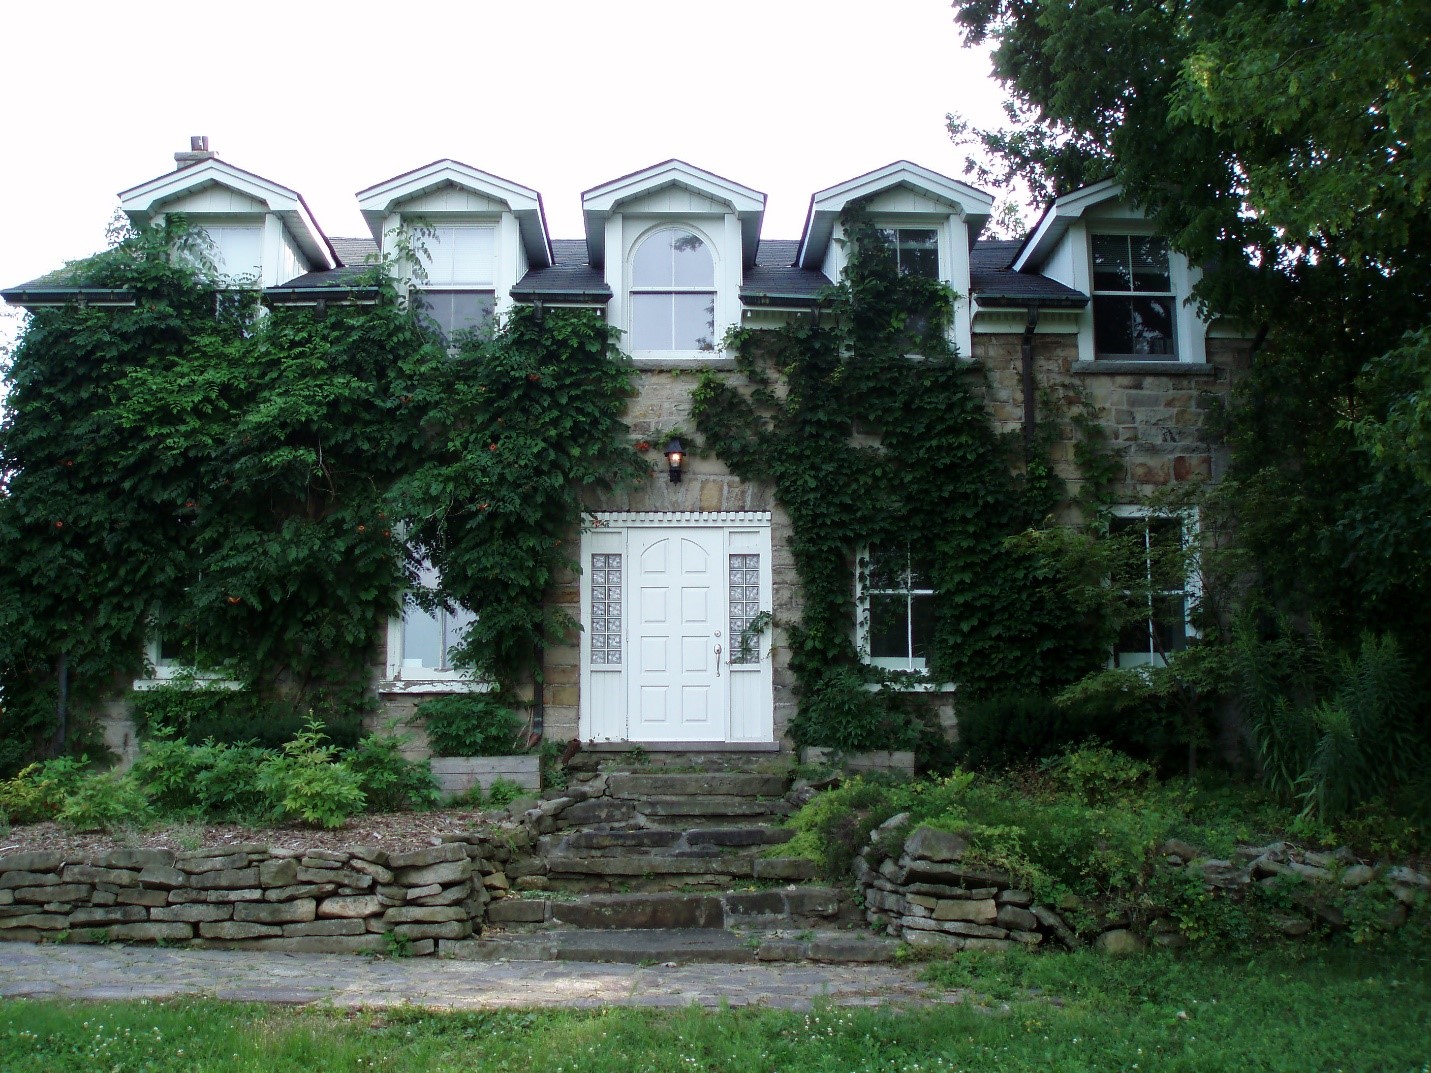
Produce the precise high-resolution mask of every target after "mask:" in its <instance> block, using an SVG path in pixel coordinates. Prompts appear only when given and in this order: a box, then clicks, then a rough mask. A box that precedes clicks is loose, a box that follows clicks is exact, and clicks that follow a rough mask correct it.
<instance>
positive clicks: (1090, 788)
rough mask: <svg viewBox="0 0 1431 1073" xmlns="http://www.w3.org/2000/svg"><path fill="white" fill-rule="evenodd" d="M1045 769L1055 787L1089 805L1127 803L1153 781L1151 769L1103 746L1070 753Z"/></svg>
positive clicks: (1073, 750)
mask: <svg viewBox="0 0 1431 1073" xmlns="http://www.w3.org/2000/svg"><path fill="white" fill-rule="evenodd" d="M1042 766H1043V770H1044V771H1045V772H1046V773H1047V774H1048V776H1049V778H1050V779H1051V780H1052V781H1053V783H1054V785H1055V786H1057V787H1058V788H1059V789H1061V790H1064V791H1066V792H1068V793H1070V794H1073V795H1075V796H1076V797H1078V798H1079V799H1080V800H1081V801H1083V802H1084V803H1085V804H1088V805H1101V804H1105V803H1112V802H1116V803H1127V802H1129V801H1131V800H1133V799H1134V798H1135V797H1136V796H1137V794H1138V792H1139V791H1140V790H1142V789H1143V788H1144V787H1146V786H1147V785H1148V784H1149V782H1151V781H1152V778H1153V769H1152V767H1151V766H1149V765H1148V764H1145V763H1143V762H1142V761H1140V760H1134V759H1133V758H1132V757H1131V756H1128V755H1126V754H1124V753H1120V752H1117V751H1115V750H1113V749H1109V748H1108V747H1107V746H1104V745H1094V744H1088V745H1084V746H1083V747H1082V748H1079V749H1070V750H1069V751H1068V752H1066V753H1063V754H1062V755H1060V756H1056V757H1054V758H1053V759H1051V760H1046V761H1044V763H1043V765H1042Z"/></svg>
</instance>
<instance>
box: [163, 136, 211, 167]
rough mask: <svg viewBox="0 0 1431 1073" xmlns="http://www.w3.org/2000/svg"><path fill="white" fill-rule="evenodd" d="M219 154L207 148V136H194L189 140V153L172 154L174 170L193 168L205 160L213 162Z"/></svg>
mask: <svg viewBox="0 0 1431 1073" xmlns="http://www.w3.org/2000/svg"><path fill="white" fill-rule="evenodd" d="M218 155H219V154H218V153H216V152H214V151H213V150H212V149H210V148H209V136H208V135H207V134H196V135H194V136H193V137H192V138H190V139H189V151H188V152H187V153H175V154H174V170H175V171H183V170H184V169H185V168H189V167H193V166H194V165H195V164H199V163H202V162H203V161H205V160H213V159H214V158H215V157H217V156H218Z"/></svg>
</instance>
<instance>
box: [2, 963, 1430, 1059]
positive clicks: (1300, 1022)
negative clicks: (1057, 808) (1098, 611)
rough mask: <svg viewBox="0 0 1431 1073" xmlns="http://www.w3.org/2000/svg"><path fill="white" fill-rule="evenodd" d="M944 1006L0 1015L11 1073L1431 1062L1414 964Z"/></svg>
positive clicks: (972, 978)
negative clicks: (805, 1009)
mask: <svg viewBox="0 0 1431 1073" xmlns="http://www.w3.org/2000/svg"><path fill="white" fill-rule="evenodd" d="M926 972H927V975H928V978H929V979H930V980H931V981H932V982H933V985H934V988H935V992H934V993H935V994H936V995H937V994H939V993H940V989H941V988H943V987H948V988H951V989H960V990H961V991H962V1001H961V1002H959V1003H958V1004H952V1005H939V1006H935V1007H933V1008H923V1009H910V1010H900V1009H870V1008H838V1007H831V1006H818V1007H817V1008H816V1009H814V1010H813V1011H810V1012H805V1013H800V1012H787V1011H777V1010H762V1009H753V1008H752V1009H735V1010H731V1009H709V1010H707V1009H699V1008H692V1009H686V1010H677V1011H665V1010H660V1011H652V1010H639V1009H629V1008H621V1007H607V1008H604V1009H601V1010H596V1011H586V1010H583V1011H566V1010H540V1011H539V1010H501V1011H489V1012H477V1013H470V1012H464V1013H435V1012H427V1011H423V1010H420V1009H415V1008H410V1007H403V1008H395V1009H389V1010H378V1011H370V1012H357V1011H341V1010H333V1009H325V1008H311V1009H301V1010H294V1009H282V1008H269V1007H261V1006H253V1005H240V1004H226V1003H217V1002H211V1001H191V1000H186V1001H178V1002H172V1003H148V1002H139V1003H61V1002H49V1001H45V1002H32V1001H11V1002H8V1003H4V1004H0V1066H3V1068H5V1069H6V1071H7V1073H42V1071H43V1073H71V1071H76V1073H78V1071H85V1073H88V1071H89V1070H92V1069H97V1068H102V1069H118V1070H135V1071H137V1070H143V1071H145V1073H181V1071H182V1073H259V1071H262V1073H268V1071H269V1070H272V1069H284V1070H289V1071H292V1073H310V1071H314V1073H316V1071H318V1070H323V1071H324V1073H328V1071H333V1073H350V1071H351V1073H360V1071H361V1073H369V1071H372V1070H385V1069H392V1070H401V1069H422V1070H427V1071H431V1073H449V1071H451V1073H456V1071H459V1070H461V1071H464V1073H465V1071H467V1070H471V1069H483V1070H492V1071H498V1070H521V1071H526V1070H533V1071H553V1073H555V1071H560V1073H604V1071H620V1073H645V1071H653V1073H668V1071H673V1070H685V1069H693V1070H705V1071H727V1073H734V1071H739V1073H754V1071H762V1073H763V1071H768V1070H769V1071H775V1070H780V1071H783V1070H800V1071H801V1073H805V1071H813V1073H819V1071H830V1073H837V1071H838V1073H859V1071H866V1070H869V1071H873V1070H879V1071H888V1073H895V1071H898V1073H925V1071H928V1073H933V1071H954V1070H979V1071H984V1070H993V1069H997V1070H999V1071H1000V1073H1025V1071H1027V1073H1034V1071H1037V1073H1046V1071H1048V1070H1050V1069H1057V1070H1085V1071H1089V1073H1101V1071H1110V1073H1111V1071H1115V1070H1116V1071H1119V1073H1125V1071H1128V1070H1133V1069H1139V1070H1143V1069H1146V1070H1159V1071H1162V1070H1167V1071H1173V1073H1192V1071H1207V1073H1212V1071H1217V1073H1223V1071H1225V1070H1229V1069H1246V1070H1250V1071H1258V1073H1262V1071H1265V1073H1305V1071H1307V1070H1337V1069H1345V1070H1353V1069H1355V1070H1359V1071H1385V1073H1413V1071H1418V1070H1424V1069H1425V1068H1426V1064H1427V1062H1428V1061H1431V1044H1428V1042H1427V1041H1428V1040H1431V971H1428V965H1427V962H1426V960H1425V957H1424V956H1417V957H1400V958H1398V957H1392V956H1389V955H1388V954H1386V953H1385V952H1376V953H1369V952H1365V951H1359V950H1358V951H1347V950H1336V951H1318V952H1316V953H1315V954H1312V955H1309V956H1300V957H1299V956H1291V955H1286V956H1283V955H1278V956H1261V957H1258V958H1256V959H1235V960H1227V959H1201V958H1189V957H1182V958H1177V957H1173V956H1170V955H1168V954H1156V955H1147V956H1142V957H1136V958H1130V959H1118V960H1110V959H1100V958H1096V957H1092V956H1087V955H1085V956H1056V957H1045V958H1021V957H1017V956H1011V955H998V956H982V957H977V958H967V957H961V958H960V959H959V960H957V961H951V962H946V963H934V964H932V965H930V966H929V967H928V969H927V970H926Z"/></svg>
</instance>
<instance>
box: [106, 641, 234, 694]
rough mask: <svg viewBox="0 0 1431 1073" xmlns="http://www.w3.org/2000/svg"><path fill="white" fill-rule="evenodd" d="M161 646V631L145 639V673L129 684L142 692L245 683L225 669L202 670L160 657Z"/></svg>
mask: <svg viewBox="0 0 1431 1073" xmlns="http://www.w3.org/2000/svg"><path fill="white" fill-rule="evenodd" d="M161 649H162V645H161V640H160V637H159V635H158V634H154V635H152V636H150V637H149V639H148V640H146V641H145V642H144V672H145V673H144V677H143V678H136V679H135V680H134V682H133V683H132V684H131V686H130V688H131V689H133V690H134V691H135V692H138V693H143V692H147V691H148V690H151V689H163V688H165V687H168V686H177V685H185V686H190V687H191V688H193V689H227V690H236V689H242V688H243V683H242V682H236V681H234V680H233V679H232V678H227V677H225V676H224V674H223V672H222V671H201V670H199V669H197V668H196V667H193V666H191V665H190V664H187V663H183V662H181V661H180V660H166V659H161V658H160V651H161Z"/></svg>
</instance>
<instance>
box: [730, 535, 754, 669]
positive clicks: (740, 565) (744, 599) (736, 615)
mask: <svg viewBox="0 0 1431 1073" xmlns="http://www.w3.org/2000/svg"><path fill="white" fill-rule="evenodd" d="M758 614H760V556H759V555H746V554H733V555H731V557H730V662H731V664H732V665H734V666H740V665H742V664H745V665H749V664H753V663H759V662H760V641H759V639H758V638H754V637H751V638H747V635H746V632H745V631H746V630H747V629H749V627H750V624H751V622H753V621H754V620H755V616H756V615H758ZM742 640H746V641H747V643H746V644H744V645H742V644H741V641H742Z"/></svg>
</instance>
